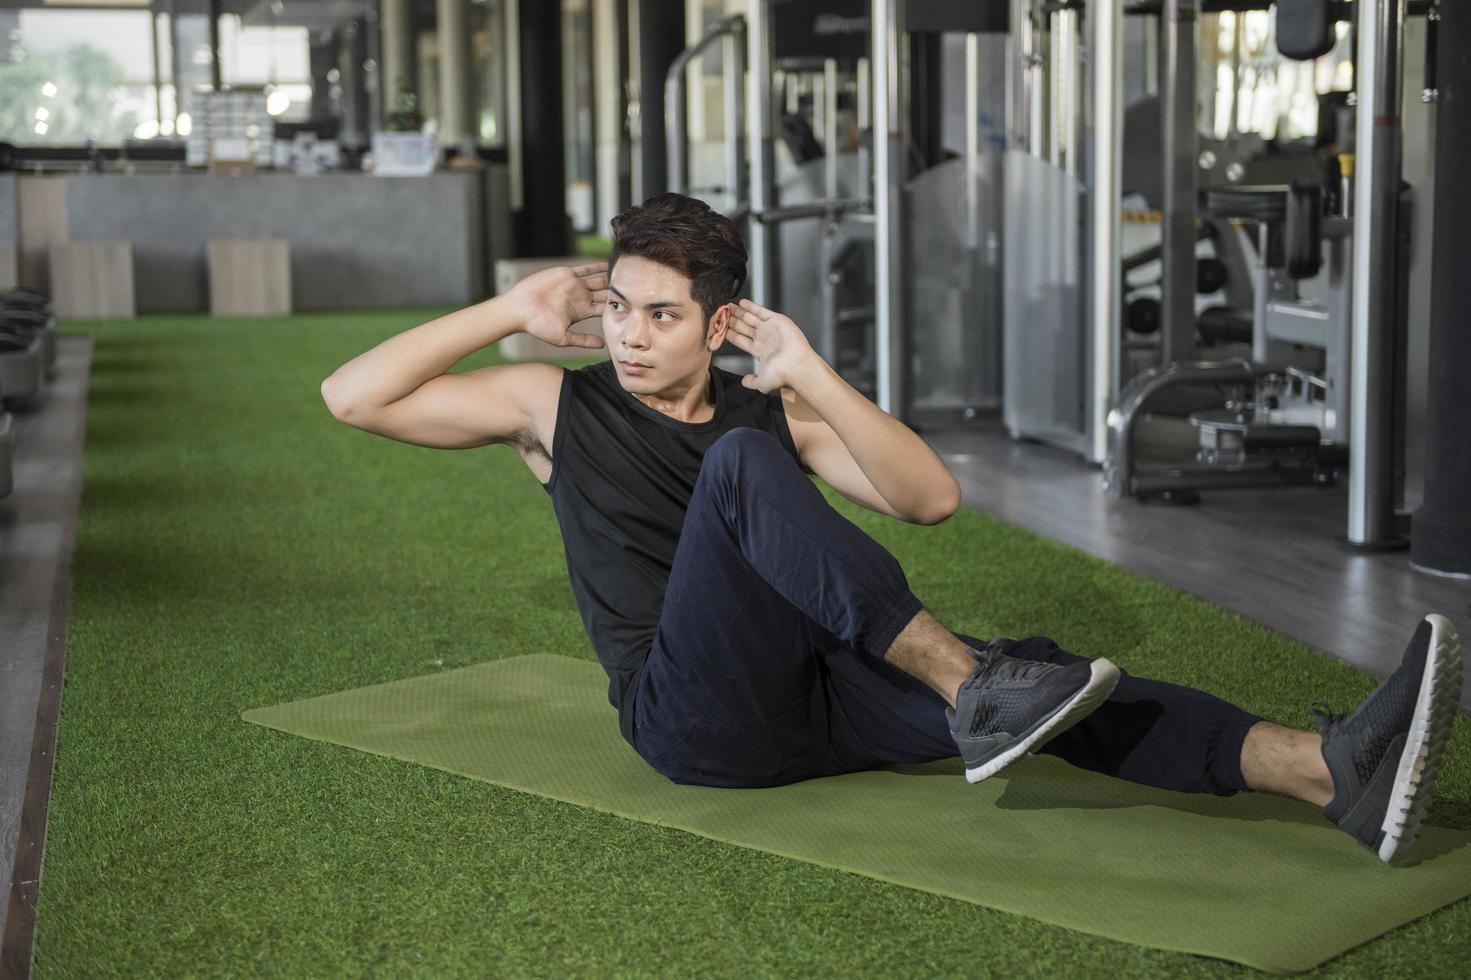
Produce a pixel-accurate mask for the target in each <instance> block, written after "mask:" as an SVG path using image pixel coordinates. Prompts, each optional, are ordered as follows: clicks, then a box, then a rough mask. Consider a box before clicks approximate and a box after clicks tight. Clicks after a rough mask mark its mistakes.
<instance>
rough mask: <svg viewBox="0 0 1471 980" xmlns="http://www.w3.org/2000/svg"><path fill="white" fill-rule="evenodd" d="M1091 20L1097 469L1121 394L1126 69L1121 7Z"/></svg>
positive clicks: (1090, 427) (1088, 416)
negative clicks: (1121, 211)
mask: <svg viewBox="0 0 1471 980" xmlns="http://www.w3.org/2000/svg"><path fill="white" fill-rule="evenodd" d="M1088 20H1089V22H1090V25H1091V26H1090V30H1089V34H1090V35H1091V37H1090V41H1091V45H1090V48H1091V50H1090V52H1089V53H1090V55H1091V57H1090V58H1089V59H1088V67H1089V73H1090V75H1091V76H1092V77H1091V81H1092V110H1093V133H1092V139H1091V141H1090V144H1091V145H1090V146H1089V148H1088V149H1089V157H1090V159H1091V162H1092V180H1091V181H1090V190H1091V191H1092V197H1091V199H1090V207H1091V208H1092V221H1091V222H1090V224H1091V225H1092V234H1091V235H1089V239H1088V240H1089V243H1090V245H1091V254H1090V255H1089V259H1090V263H1089V268H1090V273H1091V274H1090V276H1089V279H1090V282H1089V297H1090V300H1091V303H1090V305H1091V307H1092V310H1091V316H1090V318H1089V323H1091V325H1092V329H1093V336H1092V342H1091V343H1090V344H1089V345H1088V346H1089V349H1090V350H1091V351H1092V361H1091V364H1090V365H1089V367H1090V374H1091V377H1090V379H1089V382H1090V383H1089V386H1088V404H1087V406H1086V412H1085V423H1084V424H1085V426H1086V432H1085V435H1086V439H1087V455H1088V459H1089V461H1090V462H1094V463H1102V462H1103V461H1104V460H1105V459H1106V458H1107V457H1108V414H1109V411H1110V410H1111V409H1112V408H1113V403H1114V399H1115V397H1116V396H1117V394H1118V392H1117V388H1118V383H1119V381H1118V375H1119V366H1118V364H1119V331H1120V329H1121V325H1120V323H1119V319H1120V316H1121V312H1122V311H1121V306H1122V302H1123V298H1122V297H1121V296H1120V295H1119V290H1120V279H1121V278H1122V277H1121V276H1120V275H1119V253H1120V251H1121V249H1122V234H1123V224H1122V221H1121V219H1120V216H1119V201H1120V200H1121V199H1122V194H1123V191H1122V183H1121V176H1120V175H1121V172H1122V170H1123V152H1124V151H1123V147H1124V100H1123V98H1122V94H1123V91H1124V63H1123V59H1122V58H1121V57H1120V56H1119V55H1120V51H1121V43H1122V40H1123V36H1124V12H1123V7H1122V5H1120V4H1117V3H1111V2H1094V3H1091V4H1089V5H1088Z"/></svg>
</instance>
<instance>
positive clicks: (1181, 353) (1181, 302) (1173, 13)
mask: <svg viewBox="0 0 1471 980" xmlns="http://www.w3.org/2000/svg"><path fill="white" fill-rule="evenodd" d="M1198 4H1199V0H1165V3H1164V9H1163V11H1162V13H1163V21H1162V23H1161V25H1160V31H1161V33H1162V35H1163V36H1162V38H1161V40H1162V42H1163V43H1162V44H1161V45H1160V60H1161V62H1162V65H1161V71H1160V118H1161V120H1162V122H1163V124H1164V132H1163V134H1162V137H1161V143H1160V145H1161V146H1162V147H1163V149H1164V156H1165V159H1164V168H1163V169H1164V172H1163V174H1162V180H1163V188H1162V196H1163V198H1164V212H1165V218H1164V225H1163V228H1162V232H1163V243H1162V246H1161V252H1160V254H1161V258H1162V259H1163V262H1162V265H1163V267H1164V268H1163V274H1162V277H1161V281H1160V287H1161V296H1160V316H1161V318H1162V325H1161V330H1160V343H1161V350H1160V354H1161V358H1162V360H1163V362H1164V363H1165V364H1171V363H1174V362H1176V361H1190V360H1194V359H1195V193H1196V157H1197V156H1199V153H1198V152H1197V145H1198V142H1199V140H1198V136H1197V132H1196V125H1195V57H1196V48H1197V43H1196V36H1195V31H1196V23H1197V12H1198Z"/></svg>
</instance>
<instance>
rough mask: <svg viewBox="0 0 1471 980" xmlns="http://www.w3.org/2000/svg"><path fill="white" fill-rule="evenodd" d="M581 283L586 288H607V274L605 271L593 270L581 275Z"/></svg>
mask: <svg viewBox="0 0 1471 980" xmlns="http://www.w3.org/2000/svg"><path fill="white" fill-rule="evenodd" d="M582 284H583V285H584V286H586V287H587V288H588V289H607V288H608V274H607V273H606V272H594V273H593V274H592V275H590V276H583V277H582Z"/></svg>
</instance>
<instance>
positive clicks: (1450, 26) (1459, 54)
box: [1410, 0, 1471, 577]
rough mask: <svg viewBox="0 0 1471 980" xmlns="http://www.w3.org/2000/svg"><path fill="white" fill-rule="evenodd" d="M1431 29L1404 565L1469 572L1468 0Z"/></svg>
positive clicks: (1447, 8) (1444, 9)
mask: <svg viewBox="0 0 1471 980" xmlns="http://www.w3.org/2000/svg"><path fill="white" fill-rule="evenodd" d="M1439 28H1440V37H1439V39H1438V43H1437V45H1436V47H1437V49H1438V50H1437V60H1436V69H1437V72H1436V73H1437V75H1438V85H1439V89H1440V101H1439V103H1438V104H1437V106H1436V129H1437V132H1436V146H1435V218H1434V221H1435V230H1434V238H1433V241H1434V246H1433V248H1434V254H1433V255H1432V257H1431V267H1430V268H1431V285H1430V378H1429V390H1428V391H1427V392H1426V395H1427V411H1426V414H1427V417H1428V423H1427V426H1426V433H1425V434H1426V440H1425V501H1424V503H1423V504H1422V505H1421V507H1420V509H1419V510H1417V511H1416V512H1415V518H1414V521H1413V523H1412V525H1411V535H1410V564H1411V565H1413V566H1414V567H1415V568H1417V569H1420V570H1421V571H1426V572H1433V573H1436V574H1440V575H1457V576H1462V575H1464V576H1468V577H1471V329H1468V325H1467V321H1466V311H1467V310H1468V309H1471V276H1467V275H1466V258H1465V255H1464V254H1463V253H1462V249H1464V248H1465V241H1464V239H1462V237H1461V236H1462V235H1464V234H1465V232H1464V228H1465V225H1466V223H1467V221H1468V220H1471V181H1468V180H1467V179H1466V171H1465V169H1464V168H1465V161H1466V160H1468V159H1471V3H1466V2H1464V0H1456V2H1452V3H1443V4H1441V5H1440V25H1439Z"/></svg>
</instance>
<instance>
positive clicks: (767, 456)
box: [700, 427, 791, 473]
mask: <svg viewBox="0 0 1471 980" xmlns="http://www.w3.org/2000/svg"><path fill="white" fill-rule="evenodd" d="M790 458H791V457H790V456H788V455H787V451H786V450H785V449H784V448H782V445H781V443H780V442H778V441H777V439H776V436H773V435H772V434H771V433H769V432H763V431H762V430H760V429H752V428H749V427H742V428H739V429H731V430H730V431H729V432H727V433H725V434H724V435H722V436H721V437H720V438H719V439H716V440H715V441H714V442H713V443H711V445H710V448H709V449H707V450H705V458H704V460H703V461H702V462H701V464H700V468H701V470H702V471H703V470H722V471H729V472H733V473H734V472H739V471H740V469H741V464H742V463H748V462H751V461H755V462H757V463H758V464H766V463H770V462H772V461H779V460H782V459H788V460H789V459H790Z"/></svg>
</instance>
